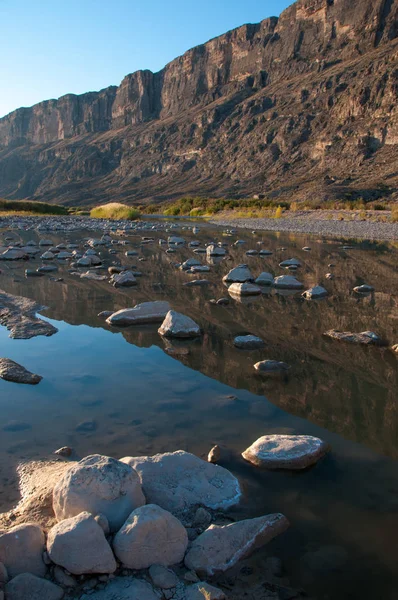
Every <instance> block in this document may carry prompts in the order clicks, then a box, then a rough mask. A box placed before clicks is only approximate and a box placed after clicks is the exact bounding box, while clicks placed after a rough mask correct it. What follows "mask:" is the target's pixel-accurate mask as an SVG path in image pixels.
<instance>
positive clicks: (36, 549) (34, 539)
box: [0, 523, 47, 577]
mask: <svg viewBox="0 0 398 600" xmlns="http://www.w3.org/2000/svg"><path fill="white" fill-rule="evenodd" d="M44 550H45V538H44V532H43V530H42V528H41V527H40V526H39V525H36V524H35V523H26V524H24V525H17V526H16V527H12V528H11V529H9V530H8V531H0V561H1V562H2V563H3V564H4V566H5V567H6V569H7V573H8V575H9V577H15V576H16V575H19V574H20V573H32V575H37V576H38V577H43V576H44V574H45V572H46V570H47V568H46V565H45V564H44V562H43V552H44Z"/></svg>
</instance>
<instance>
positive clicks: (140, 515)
mask: <svg viewBox="0 0 398 600" xmlns="http://www.w3.org/2000/svg"><path fill="white" fill-rule="evenodd" d="M187 546H188V535H187V530H186V529H185V527H184V526H183V525H182V524H181V523H180V521H178V519H176V518H175V517H174V516H173V515H172V514H171V513H169V512H168V511H166V510H163V508H160V506H157V505H156V504H147V505H146V506H141V508H137V509H136V510H134V511H133V512H132V513H131V515H130V516H129V518H128V519H127V521H126V522H125V523H124V525H123V527H122V528H121V529H120V530H119V531H118V532H117V534H116V535H115V538H114V540H113V549H114V551H115V554H116V556H117V558H118V559H119V560H120V562H122V563H123V565H124V566H126V567H128V568H130V569H147V568H148V567H150V566H152V565H162V566H163V567H170V566H171V565H175V564H178V563H180V562H181V561H182V560H183V558H184V555H185V552H186V549H187Z"/></svg>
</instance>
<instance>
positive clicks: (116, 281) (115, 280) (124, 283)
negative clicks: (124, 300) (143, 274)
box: [111, 271, 137, 288]
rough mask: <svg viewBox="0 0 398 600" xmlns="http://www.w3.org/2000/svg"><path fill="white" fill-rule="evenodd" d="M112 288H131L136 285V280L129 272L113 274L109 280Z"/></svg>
mask: <svg viewBox="0 0 398 600" xmlns="http://www.w3.org/2000/svg"><path fill="white" fill-rule="evenodd" d="M111 281H112V284H113V287H116V288H118V287H132V286H134V285H137V280H136V278H135V277H134V275H133V274H132V272H131V271H123V272H122V273H115V274H114V275H112V278H111Z"/></svg>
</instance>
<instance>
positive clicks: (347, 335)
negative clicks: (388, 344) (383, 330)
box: [323, 329, 383, 346]
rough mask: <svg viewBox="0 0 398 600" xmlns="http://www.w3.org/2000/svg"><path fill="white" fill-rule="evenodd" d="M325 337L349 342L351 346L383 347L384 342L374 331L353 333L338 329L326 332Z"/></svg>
mask: <svg viewBox="0 0 398 600" xmlns="http://www.w3.org/2000/svg"><path fill="white" fill-rule="evenodd" d="M323 335H324V336H326V337H329V338H331V339H333V340H339V341H340V342H348V343H350V344H365V345H375V346H381V345H383V340H382V339H381V338H380V337H379V336H378V335H377V334H376V333H374V332H373V331H362V332H361V333H352V332H351V331H337V330H336V329H330V330H329V331H325V333H324V334H323Z"/></svg>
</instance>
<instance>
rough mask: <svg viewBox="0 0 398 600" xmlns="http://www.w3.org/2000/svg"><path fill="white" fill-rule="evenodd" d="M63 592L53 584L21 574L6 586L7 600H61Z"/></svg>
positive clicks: (27, 574) (28, 574) (33, 576)
mask: <svg viewBox="0 0 398 600" xmlns="http://www.w3.org/2000/svg"><path fill="white" fill-rule="evenodd" d="M63 596H64V590H63V589H62V588H60V587H59V586H58V585H55V583H52V582H51V581H47V579H41V578H40V577H35V575H31V574H30V573H22V574H21V575H17V577H14V579H12V580H11V581H10V582H9V583H7V585H6V598H7V600H61V598H63Z"/></svg>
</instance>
